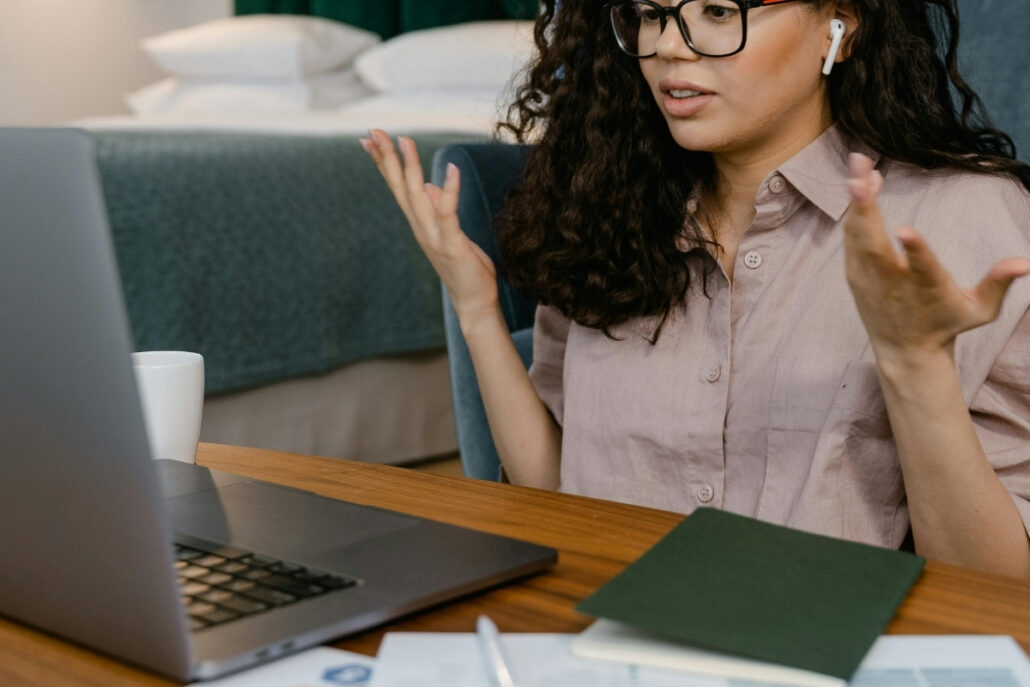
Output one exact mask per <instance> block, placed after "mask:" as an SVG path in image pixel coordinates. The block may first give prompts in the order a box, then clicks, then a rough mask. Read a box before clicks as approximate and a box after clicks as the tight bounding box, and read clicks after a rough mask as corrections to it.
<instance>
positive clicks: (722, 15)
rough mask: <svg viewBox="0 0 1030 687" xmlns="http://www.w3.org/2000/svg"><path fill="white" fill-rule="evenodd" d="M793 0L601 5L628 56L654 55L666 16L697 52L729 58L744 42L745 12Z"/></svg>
mask: <svg viewBox="0 0 1030 687" xmlns="http://www.w3.org/2000/svg"><path fill="white" fill-rule="evenodd" d="M786 2H793V0H681V1H680V3H679V4H678V5H676V6H675V7H663V6H662V5H659V4H658V3H656V2H651V0H619V1H618V2H610V3H608V4H607V5H605V9H607V10H608V12H609V15H610V16H611V21H612V30H613V31H614V32H615V40H616V41H618V43H619V47H620V48H622V51H623V52H625V53H626V54H627V55H630V56H632V57H653V56H655V55H656V54H658V40H659V39H660V38H661V36H662V33H663V32H664V31H665V25H666V22H668V20H669V18H670V17H675V18H676V24H677V26H679V29H680V33H681V34H683V40H685V41H686V42H687V45H688V46H689V47H690V49H691V50H693V51H694V52H695V53H697V54H698V55H704V56H705V57H729V56H730V55H736V54H737V53H738V52H740V51H741V50H743V49H744V44H745V43H746V42H747V11H748V10H749V9H752V8H755V7H768V6H770V5H782V4H784V3H786Z"/></svg>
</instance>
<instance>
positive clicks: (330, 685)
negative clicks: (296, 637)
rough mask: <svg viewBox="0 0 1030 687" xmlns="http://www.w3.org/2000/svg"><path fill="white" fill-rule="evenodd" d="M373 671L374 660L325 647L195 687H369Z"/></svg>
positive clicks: (198, 684)
mask: <svg viewBox="0 0 1030 687" xmlns="http://www.w3.org/2000/svg"><path fill="white" fill-rule="evenodd" d="M374 667H375V659H374V658H371V657H369V656H365V655H363V654H355V653H353V652H350V651H342V650H340V649H333V648H330V647H324V646H322V647H318V648H316V649H309V650H308V651H304V652H301V653H299V654H296V655H294V656H288V657H286V658H282V659H279V660H278V661H273V662H272V663H268V664H266V665H263V666H258V667H257V668H251V669H250V670H245V671H243V672H241V673H236V674H235V675H230V676H229V677H225V678H222V679H221V680H212V681H210V682H202V683H195V684H196V685H197V687H201V686H202V687H342V686H345V687H368V685H369V684H370V682H369V681H370V680H371V679H372V673H373V669H374Z"/></svg>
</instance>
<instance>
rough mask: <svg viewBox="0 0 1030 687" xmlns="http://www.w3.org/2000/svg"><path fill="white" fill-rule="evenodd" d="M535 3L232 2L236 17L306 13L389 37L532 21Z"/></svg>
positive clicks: (401, 0) (440, 0) (390, 0)
mask: <svg viewBox="0 0 1030 687" xmlns="http://www.w3.org/2000/svg"><path fill="white" fill-rule="evenodd" d="M538 7H539V3H538V2H537V0H429V1H427V0H235V8H236V9H235V11H236V14H307V15H314V16H319V17H327V18H329V19H335V20H337V21H342V22H344V23H346V24H351V25H352V26H360V27H361V28H363V29H368V30H369V31H375V32H376V33H378V34H379V35H380V36H382V37H383V38H389V37H390V36H394V35H396V34H399V33H405V32H407V31H417V30H419V29H428V28H433V27H435V26H446V25H448V24H459V23H461V22H465V21H482V20H487V19H533V18H535V17H536V15H537V11H538Z"/></svg>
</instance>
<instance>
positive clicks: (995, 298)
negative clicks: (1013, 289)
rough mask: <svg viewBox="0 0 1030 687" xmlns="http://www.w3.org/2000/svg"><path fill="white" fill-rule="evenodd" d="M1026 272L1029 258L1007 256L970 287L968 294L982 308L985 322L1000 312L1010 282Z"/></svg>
mask: <svg viewBox="0 0 1030 687" xmlns="http://www.w3.org/2000/svg"><path fill="white" fill-rule="evenodd" d="M1027 274H1030V259H1028V258H1009V259H1008V260H1002V261H1001V262H999V263H998V264H996V265H995V266H994V267H992V268H991V271H990V272H988V273H987V276H986V277H984V279H983V281H981V282H980V283H979V284H977V285H976V287H975V288H973V289H972V291H971V292H970V295H971V296H972V297H973V299H974V300H975V301H976V302H977V304H978V305H980V307H981V308H982V309H983V312H984V316H985V318H986V319H985V320H984V321H985V322H990V321H991V320H993V319H994V318H996V317H997V316H998V313H999V312H1001V305H1002V302H1003V301H1004V300H1005V294H1006V293H1008V290H1009V287H1010V286H1012V282H1014V281H1015V280H1016V279H1019V278H1020V277H1023V276H1026V275H1027Z"/></svg>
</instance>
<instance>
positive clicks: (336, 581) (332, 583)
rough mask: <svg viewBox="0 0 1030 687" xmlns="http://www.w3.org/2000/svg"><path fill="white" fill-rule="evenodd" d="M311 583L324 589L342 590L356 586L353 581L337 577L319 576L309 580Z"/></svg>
mask: <svg viewBox="0 0 1030 687" xmlns="http://www.w3.org/2000/svg"><path fill="white" fill-rule="evenodd" d="M311 582H312V583H314V584H317V585H318V586H319V587H324V588H326V589H343V588H344V587H351V586H354V585H355V584H357V583H356V582H355V581H354V580H352V579H350V578H347V577H340V576H339V575H320V576H318V577H313V578H311Z"/></svg>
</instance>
